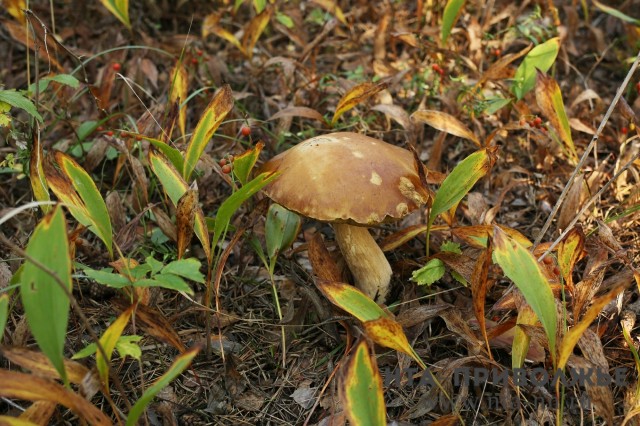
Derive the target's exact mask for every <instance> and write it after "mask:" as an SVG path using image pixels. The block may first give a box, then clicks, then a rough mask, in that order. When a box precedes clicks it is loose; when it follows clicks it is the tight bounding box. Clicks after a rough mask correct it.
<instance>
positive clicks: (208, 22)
mask: <svg viewBox="0 0 640 426" xmlns="http://www.w3.org/2000/svg"><path fill="white" fill-rule="evenodd" d="M220 18H221V16H220V14H219V13H211V14H209V15H207V16H206V17H205V18H204V20H203V21H202V38H203V39H205V38H207V36H208V35H209V34H215V35H217V36H218V37H220V38H222V39H224V40H227V41H228V42H230V43H231V44H233V45H234V46H235V47H237V48H238V49H239V50H240V51H241V52H242V53H243V54H244V53H245V52H244V47H242V44H241V43H240V40H238V39H237V37H236V36H234V35H233V34H231V33H230V32H229V31H227V30H225V29H224V28H222V27H221V26H220V25H219V24H218V23H219V22H220Z"/></svg>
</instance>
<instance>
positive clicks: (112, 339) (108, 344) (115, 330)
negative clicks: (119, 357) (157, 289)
mask: <svg viewBox="0 0 640 426" xmlns="http://www.w3.org/2000/svg"><path fill="white" fill-rule="evenodd" d="M135 306H136V305H131V306H130V307H129V308H128V309H127V310H126V311H124V312H123V313H121V314H120V316H119V317H118V318H116V320H115V321H114V322H112V323H111V325H109V327H107V329H106V330H105V331H104V334H102V336H101V337H100V346H102V349H104V354H105V355H106V356H107V359H105V358H104V357H103V356H102V353H100V351H98V352H97V353H96V365H97V368H98V374H99V375H100V379H101V380H102V383H103V384H104V385H105V386H106V387H107V388H108V387H109V365H108V364H109V362H111V356H112V355H113V350H114V349H115V347H116V343H117V342H118V340H119V339H120V337H121V336H122V332H123V331H124V328H125V327H126V326H127V324H128V323H129V319H130V318H131V314H132V313H133V310H134V308H135Z"/></svg>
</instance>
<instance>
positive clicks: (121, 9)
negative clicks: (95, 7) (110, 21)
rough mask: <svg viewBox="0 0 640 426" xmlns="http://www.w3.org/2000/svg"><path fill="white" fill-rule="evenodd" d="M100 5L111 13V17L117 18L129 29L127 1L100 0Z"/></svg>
mask: <svg viewBox="0 0 640 426" xmlns="http://www.w3.org/2000/svg"><path fill="white" fill-rule="evenodd" d="M100 3H102V5H103V6H104V7H106V8H107V10H109V12H111V14H112V15H113V16H115V17H116V18H118V19H119V20H120V22H122V23H123V24H125V25H126V27H127V28H129V29H131V22H130V21H129V0H100Z"/></svg>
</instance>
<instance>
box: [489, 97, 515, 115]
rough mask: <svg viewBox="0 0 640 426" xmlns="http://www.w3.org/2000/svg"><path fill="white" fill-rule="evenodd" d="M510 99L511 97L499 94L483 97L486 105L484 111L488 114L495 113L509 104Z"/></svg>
mask: <svg viewBox="0 0 640 426" xmlns="http://www.w3.org/2000/svg"><path fill="white" fill-rule="evenodd" d="M511 100H512V98H503V97H500V96H496V97H493V98H488V99H485V104H486V107H485V108H484V113H485V114H489V115H491V114H495V113H496V112H498V111H500V110H501V109H502V108H504V107H506V106H507V105H509V104H510V103H511Z"/></svg>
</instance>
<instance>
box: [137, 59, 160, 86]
mask: <svg viewBox="0 0 640 426" xmlns="http://www.w3.org/2000/svg"><path fill="white" fill-rule="evenodd" d="M138 69H139V70H140V71H141V72H142V73H143V74H144V76H145V77H147V80H149V83H151V85H152V86H153V87H154V88H156V89H157V88H158V67H156V64H154V63H153V61H151V59H148V58H142V60H140V65H139V66H138Z"/></svg>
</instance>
